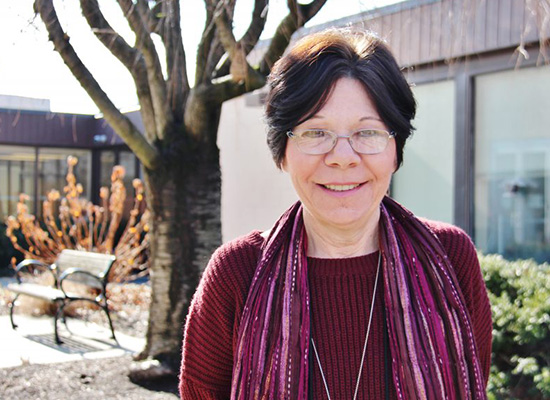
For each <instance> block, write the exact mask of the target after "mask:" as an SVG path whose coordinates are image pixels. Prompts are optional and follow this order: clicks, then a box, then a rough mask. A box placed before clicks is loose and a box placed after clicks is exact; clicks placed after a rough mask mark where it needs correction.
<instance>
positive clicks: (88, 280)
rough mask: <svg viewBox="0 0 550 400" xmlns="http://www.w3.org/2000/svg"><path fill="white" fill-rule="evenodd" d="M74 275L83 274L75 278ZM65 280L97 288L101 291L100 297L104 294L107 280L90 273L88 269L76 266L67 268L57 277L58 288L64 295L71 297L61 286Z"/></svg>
mask: <svg viewBox="0 0 550 400" xmlns="http://www.w3.org/2000/svg"><path fill="white" fill-rule="evenodd" d="M75 275H84V276H83V277H78V278H76V277H75ZM66 280H69V281H73V282H76V283H80V284H83V285H85V286H89V287H92V288H94V289H99V290H100V291H101V293H100V294H99V296H102V297H104V296H105V292H106V286H107V282H106V281H105V279H103V277H102V276H97V275H95V274H92V273H91V272H89V271H86V270H83V269H80V268H76V267H75V268H69V269H67V270H66V271H65V272H63V273H62V274H61V276H60V277H59V288H60V289H61V291H62V292H63V293H64V294H65V296H66V297H73V296H71V295H69V294H67V292H66V291H65V289H64V288H63V282H64V281H66Z"/></svg>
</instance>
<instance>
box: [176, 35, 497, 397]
mask: <svg viewBox="0 0 550 400" xmlns="http://www.w3.org/2000/svg"><path fill="white" fill-rule="evenodd" d="M415 107H416V105H415V101H414V98H413V95H412V93H411V90H410V88H409V86H408V84H407V82H406V80H405V78H404V77H403V75H402V74H401V72H400V70H399V67H398V65H397V63H396V62H395V60H394V58H393V57H392V55H391V53H390V52H389V50H388V49H387V48H386V47H385V45H384V44H383V43H382V42H381V41H380V39H378V38H377V37H375V36H373V35H372V34H366V33H352V32H349V31H345V30H329V31H325V32H323V33H319V34H314V35H311V36H309V37H306V38H304V39H302V41H300V42H299V43H298V44H297V45H296V46H295V47H294V48H293V49H292V50H291V51H290V52H289V53H288V54H287V55H285V56H284V57H283V58H282V59H281V60H279V61H278V62H277V63H276V64H275V66H274V67H273V70H272V73H271V76H270V79H269V95H268V98H267V107H266V117H267V118H266V120H267V124H268V145H269V147H270V150H271V152H272V154H273V158H274V160H275V163H276V164H277V166H279V167H280V168H282V169H283V170H284V171H285V172H286V173H288V175H289V176H290V179H291V180H292V183H293V185H294V188H295V190H296V192H297V194H298V197H299V198H300V202H298V203H297V204H295V205H294V206H292V207H291V208H290V209H289V210H288V211H287V212H286V213H285V214H284V215H283V216H282V217H281V218H280V219H279V221H277V222H276V223H275V225H274V227H273V228H272V229H271V230H270V231H269V232H264V233H260V232H252V233H250V234H249V235H247V236H245V237H242V238H239V239H237V240H235V241H233V242H230V243H228V244H225V245H223V246H222V247H221V248H220V249H218V251H217V252H216V253H215V254H214V255H213V257H212V259H211V261H210V263H209V265H208V267H207V269H206V270H205V273H204V276H203V278H202V281H201V284H200V286H199V288H198V290H197V293H196V295H195V297H194V299H193V303H192V306H191V311H190V313H189V317H188V320H187V324H186V331H185V340H184V344H183V364H182V371H181V377H180V391H181V395H182V398H184V399H228V398H231V399H256V398H258V399H283V398H284V399H293V400H294V399H299V400H301V399H306V398H311V399H384V398H391V399H394V398H404V399H469V398H471V399H483V398H486V395H485V386H486V382H487V378H488V374H489V363H490V355H491V315H490V307H489V302H488V298H487V294H486V289H485V286H484V283H483V280H482V277H481V273H480V268H479V263H478V260H477V257H476V252H475V248H474V246H473V244H472V242H471V240H470V239H469V238H468V236H467V235H466V234H465V233H464V232H463V231H461V230H460V229H458V228H456V227H454V226H451V225H447V224H443V223H438V222H433V221H428V220H419V219H418V218H416V217H415V216H414V215H412V214H411V213H410V212H409V211H407V210H406V209H404V208H403V207H402V206H400V205H399V204H397V203H396V202H395V201H393V200H391V199H390V198H389V197H386V193H387V192H388V188H389V185H390V180H391V177H392V174H393V173H394V172H395V171H396V170H397V168H398V167H399V166H400V164H401V162H402V158H403V156H402V155H403V146H404V144H405V140H406V139H407V137H408V136H409V135H410V133H411V131H412V129H413V128H412V126H411V120H412V119H413V117H414V115H415Z"/></svg>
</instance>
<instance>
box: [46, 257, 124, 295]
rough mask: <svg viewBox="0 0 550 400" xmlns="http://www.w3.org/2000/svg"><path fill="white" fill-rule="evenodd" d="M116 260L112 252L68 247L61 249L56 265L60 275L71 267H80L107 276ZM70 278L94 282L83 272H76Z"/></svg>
mask: <svg viewBox="0 0 550 400" xmlns="http://www.w3.org/2000/svg"><path fill="white" fill-rule="evenodd" d="M115 260H116V257H115V256H114V255H112V254H101V253H93V252H89V251H80V250H68V249H66V250H63V251H61V253H60V254H59V255H58V256H57V260H56V261H55V266H56V267H57V273H58V274H59V275H61V274H62V273H63V272H65V271H66V270H68V269H70V268H78V269H81V270H84V271H87V272H90V273H91V274H93V275H96V276H101V277H102V276H105V277H106V276H107V275H108V274H109V270H110V269H111V267H112V265H113V263H114V261H115ZM70 279H71V280H75V281H80V282H82V283H88V282H89V283H92V282H93V280H91V281H89V280H87V279H86V278H85V275H82V274H76V275H75V276H74V278H73V277H71V278H70ZM96 284H97V282H96ZM93 286H94V285H93Z"/></svg>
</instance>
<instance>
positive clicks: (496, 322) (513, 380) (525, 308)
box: [480, 255, 550, 400]
mask: <svg viewBox="0 0 550 400" xmlns="http://www.w3.org/2000/svg"><path fill="white" fill-rule="evenodd" d="M480 262H481V268H482V271H483V275H484V278H485V282H486V284H487V289H488V291H489V300H490V301H491V308H492V313H493V359H492V366H491V376H490V378H489V386H488V392H489V399H495V400H496V399H550V265H548V264H537V263H536V262H535V261H533V260H518V261H507V260H504V259H503V258H502V257H501V256H498V255H480Z"/></svg>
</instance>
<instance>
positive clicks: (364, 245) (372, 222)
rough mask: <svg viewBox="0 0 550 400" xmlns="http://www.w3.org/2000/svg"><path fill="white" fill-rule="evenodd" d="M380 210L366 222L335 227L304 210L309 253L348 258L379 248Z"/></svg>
mask: <svg viewBox="0 0 550 400" xmlns="http://www.w3.org/2000/svg"><path fill="white" fill-rule="evenodd" d="M379 219H380V212H379V211H377V213H376V215H373V216H371V218H369V219H368V220H367V223H366V224H362V225H359V226H353V227H350V226H346V227H343V228H341V227H335V226H332V225H325V224H323V223H321V222H319V221H318V220H316V219H315V218H313V217H312V216H311V214H309V213H308V212H307V211H304V225H305V228H306V232H307V239H308V240H307V255H308V256H309V257H316V258H347V257H356V256H363V255H365V254H370V253H372V252H374V251H376V250H378V221H379Z"/></svg>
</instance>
